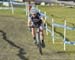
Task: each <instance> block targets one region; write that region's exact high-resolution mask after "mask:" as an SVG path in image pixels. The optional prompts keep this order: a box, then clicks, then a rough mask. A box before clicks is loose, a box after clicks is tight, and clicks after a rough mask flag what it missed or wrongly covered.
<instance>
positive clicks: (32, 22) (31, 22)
mask: <svg viewBox="0 0 75 60" xmlns="http://www.w3.org/2000/svg"><path fill="white" fill-rule="evenodd" d="M28 26H34V27H32V28H31V31H32V37H33V39H34V41H35V43H36V37H35V27H38V28H39V29H40V35H41V40H42V46H43V47H45V44H44V33H43V17H42V16H41V15H40V13H39V12H38V11H37V10H36V9H32V10H30V16H29V19H28Z"/></svg>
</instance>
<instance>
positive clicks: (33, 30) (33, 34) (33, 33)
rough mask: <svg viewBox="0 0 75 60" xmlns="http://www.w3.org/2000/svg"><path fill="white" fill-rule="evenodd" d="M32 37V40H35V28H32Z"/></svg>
mask: <svg viewBox="0 0 75 60" xmlns="http://www.w3.org/2000/svg"><path fill="white" fill-rule="evenodd" d="M32 37H33V39H34V40H35V39H36V37H35V28H32Z"/></svg>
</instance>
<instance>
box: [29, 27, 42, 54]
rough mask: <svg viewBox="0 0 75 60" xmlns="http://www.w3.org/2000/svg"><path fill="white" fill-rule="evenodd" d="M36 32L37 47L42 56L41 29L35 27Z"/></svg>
mask: <svg viewBox="0 0 75 60" xmlns="http://www.w3.org/2000/svg"><path fill="white" fill-rule="evenodd" d="M32 27H34V26H30V28H32ZM35 32H36V45H37V47H38V49H39V53H40V54H41V55H42V54H43V53H42V40H41V39H40V38H41V36H40V29H39V28H38V27H35Z"/></svg>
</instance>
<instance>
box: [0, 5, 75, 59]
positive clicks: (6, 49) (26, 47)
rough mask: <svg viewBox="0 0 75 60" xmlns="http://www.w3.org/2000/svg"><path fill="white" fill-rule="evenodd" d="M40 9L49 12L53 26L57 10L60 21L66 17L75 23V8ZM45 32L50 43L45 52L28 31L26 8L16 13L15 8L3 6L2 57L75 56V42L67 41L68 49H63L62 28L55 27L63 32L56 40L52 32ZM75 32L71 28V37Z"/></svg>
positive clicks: (0, 25) (0, 22) (0, 14)
mask: <svg viewBox="0 0 75 60" xmlns="http://www.w3.org/2000/svg"><path fill="white" fill-rule="evenodd" d="M39 9H41V10H42V11H46V12H47V15H48V16H49V18H48V19H47V23H48V24H49V25H50V26H51V24H50V23H51V18H52V17H51V15H52V14H53V15H54V20H55V22H56V23H61V24H63V20H64V18H65V19H66V20H67V25H68V26H72V27H75V20H74V19H75V8H67V7H48V6H39ZM50 26H49V28H51V27H50ZM44 34H45V44H46V47H45V48H44V49H43V55H42V56H41V55H40V54H39V52H38V50H37V47H36V46H35V45H34V44H33V40H32V36H31V34H30V32H29V31H28V28H27V17H26V15H25V12H24V10H23V8H16V9H15V14H14V15H12V14H11V11H4V10H0V60H75V46H73V45H66V51H64V50H63V39H61V37H63V36H64V34H63V29H62V28H56V30H55V35H57V36H59V38H58V39H55V44H53V43H52V39H51V34H50V33H49V35H48V36H47V35H46V33H44ZM74 36H75V31H68V30H67V36H66V39H67V40H69V41H75V37H74Z"/></svg>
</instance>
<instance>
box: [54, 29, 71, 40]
mask: <svg viewBox="0 0 75 60" xmlns="http://www.w3.org/2000/svg"><path fill="white" fill-rule="evenodd" d="M54 31H55V32H56V33H58V34H59V35H60V36H61V37H62V38H63V39H64V35H63V34H62V33H61V32H58V31H56V28H54ZM65 40H66V41H70V40H69V39H68V38H66V37H65Z"/></svg>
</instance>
